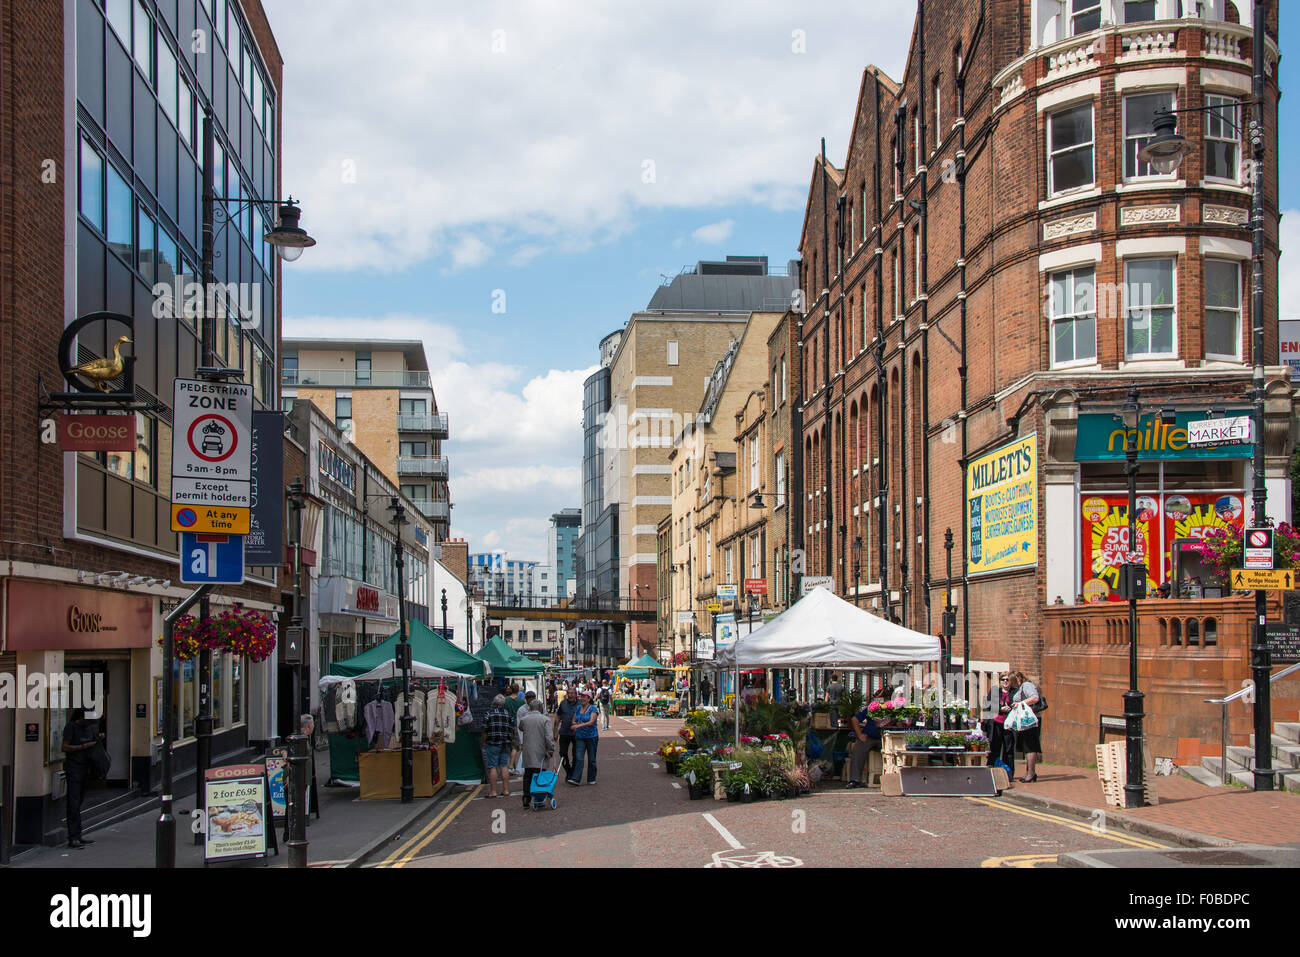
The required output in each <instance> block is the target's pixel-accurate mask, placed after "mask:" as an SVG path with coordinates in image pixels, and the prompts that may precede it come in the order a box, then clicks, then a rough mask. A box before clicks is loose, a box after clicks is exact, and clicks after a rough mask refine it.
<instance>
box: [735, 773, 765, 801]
mask: <svg viewBox="0 0 1300 957" xmlns="http://www.w3.org/2000/svg"><path fill="white" fill-rule="evenodd" d="M730 775H731V789H732V790H734V791H735V794H736V800H738V801H740V802H741V803H742V804H749V803H750V802H751V801H753V800H754V798H756V797H758V796H759V795H758V774H757V773H755V772H754V770H753V769H752V768H743V767H742V768H739V769H738V770H735V771H731V772H730ZM728 797H730V795H728Z"/></svg>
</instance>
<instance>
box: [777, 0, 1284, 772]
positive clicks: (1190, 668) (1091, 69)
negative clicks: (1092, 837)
mask: <svg viewBox="0 0 1300 957" xmlns="http://www.w3.org/2000/svg"><path fill="white" fill-rule="evenodd" d="M1272 9H1273V12H1272V13H1271V14H1270V22H1269V24H1267V25H1263V24H1261V25H1260V28H1261V29H1264V30H1265V33H1266V42H1265V49H1266V54H1265V56H1266V73H1267V81H1266V93H1265V98H1264V103H1263V104H1262V107H1259V108H1256V107H1252V106H1251V105H1250V104H1249V102H1248V101H1249V100H1250V99H1251V73H1252V69H1251V48H1252V35H1253V31H1252V25H1251V23H1250V20H1251V10H1250V5H1249V4H1247V3H1234V2H1231V0H1207V2H1200V3H1185V2H1181V3H1180V2H1178V0H1148V2H1141V3H1132V2H1120V0H1092V2H1086V3H1085V2H1073V3H1069V4H1065V3H1060V2H1057V0H1030V2H1020V0H989V2H987V3H981V4H972V3H965V2H959V0H928V2H923V3H918V6H917V18H916V25H915V29H914V31H913V34H912V39H911V43H910V47H909V50H908V57H907V65H906V70H905V73H904V75H903V76H902V78H901V79H900V80H899V81H895V80H892V79H890V78H889V77H887V76H885V75H884V74H883V73H882V72H881V71H880V70H879V69H877V68H875V67H868V68H867V69H866V70H865V72H864V74H863V77H862V82H861V88H860V93H859V99H858V106H857V112H856V115H855V118H854V125H853V134H852V136H851V138H850V145H849V149H848V154H847V156H846V157H845V159H844V162H843V165H842V166H836V165H835V164H834V163H832V162H831V161H830V160H829V159H828V158H827V157H826V155H825V152H824V147H823V151H822V155H820V156H819V157H817V158H816V160H815V161H814V163H813V173H812V178H811V182H810V188H809V193H808V205H807V212H806V217H805V221H804V228H803V233H802V236H801V239H800V251H801V256H802V277H803V282H802V285H803V287H804V288H805V289H806V290H808V297H807V303H806V306H807V308H806V314H805V315H804V316H802V323H801V327H800V330H799V338H800V340H801V341H802V343H803V346H802V348H801V354H800V362H801V364H802V370H801V373H802V384H803V385H802V413H801V414H802V443H803V450H802V451H803V455H802V468H801V470H800V471H801V474H800V475H799V479H800V482H801V484H802V489H801V495H802V501H803V506H804V508H805V516H804V518H803V522H802V531H803V533H804V535H805V536H806V548H807V566H808V567H807V571H808V572H809V573H810V574H817V575H831V576H834V578H835V583H836V586H835V587H836V590H837V592H838V593H839V594H841V595H846V596H852V597H853V598H854V599H855V600H857V601H859V603H861V604H863V605H864V606H867V607H872V608H874V609H876V610H877V611H878V613H880V614H890V615H894V616H897V617H899V618H901V619H902V621H903V622H904V623H905V624H906V625H908V626H910V627H913V628H915V629H917V630H920V631H925V632H928V633H936V632H937V631H938V630H939V627H940V622H941V615H940V612H941V611H942V604H943V593H944V591H945V590H946V586H947V581H946V576H947V572H946V567H945V566H946V558H947V554H946V552H945V549H944V548H943V542H944V536H945V533H946V532H948V531H951V532H952V533H953V536H954V539H955V553H954V555H953V561H954V563H955V565H956V568H957V574H958V575H959V577H960V582H959V584H955V585H954V589H953V593H954V599H955V600H954V604H955V605H956V606H957V607H958V616H957V618H958V628H957V635H956V636H955V637H954V649H956V651H957V654H956V655H955V661H958V662H961V663H962V664H966V665H968V666H969V667H970V668H971V669H973V670H976V671H982V672H992V671H995V670H998V669H1001V668H1005V667H1006V666H1007V665H1008V664H1012V665H1014V666H1016V667H1018V668H1020V669H1021V670H1023V671H1026V672H1027V673H1028V672H1040V673H1042V674H1043V675H1044V676H1045V681H1046V685H1047V688H1048V692H1049V695H1051V694H1053V693H1054V697H1053V702H1054V704H1053V708H1054V710H1053V714H1054V715H1056V716H1057V717H1056V720H1055V721H1054V723H1055V724H1056V726H1057V727H1058V728H1060V729H1062V732H1061V738H1060V740H1061V741H1062V744H1063V747H1064V748H1065V750H1066V754H1065V757H1066V758H1067V759H1072V760H1075V761H1078V762H1087V761H1088V757H1087V755H1089V754H1090V753H1091V750H1090V749H1091V744H1094V743H1095V733H1096V731H1095V729H1096V720H1097V714H1098V713H1099V712H1100V711H1107V710H1109V711H1112V712H1114V711H1118V710H1119V705H1120V693H1121V690H1122V689H1123V688H1124V687H1126V685H1127V661H1126V660H1125V659H1124V658H1123V652H1124V650H1125V648H1124V647H1123V646H1121V647H1120V648H1118V649H1116V648H1115V647H1114V642H1107V641H1105V640H1103V636H1104V635H1113V633H1114V631H1115V629H1114V628H1113V627H1112V628H1109V630H1108V627H1107V619H1106V618H1105V614H1106V611H1107V606H1108V604H1109V603H1110V602H1112V601H1118V600H1119V594H1118V587H1117V575H1118V567H1117V566H1118V563H1119V562H1120V561H1122V560H1123V555H1124V549H1123V548H1117V547H1115V546H1114V541H1115V536H1116V535H1118V534H1119V532H1118V531H1117V530H1118V529H1120V528H1124V531H1125V533H1126V531H1127V529H1126V525H1127V495H1126V489H1125V486H1126V478H1125V475H1124V471H1123V466H1124V463H1123V458H1124V443H1125V439H1126V437H1127V436H1132V437H1133V441H1139V442H1141V454H1140V460H1141V462H1140V473H1139V476H1138V487H1139V493H1140V495H1141V497H1142V516H1141V517H1140V531H1139V535H1140V542H1139V546H1140V548H1141V552H1142V557H1143V560H1144V561H1145V562H1146V564H1147V565H1148V570H1149V571H1148V574H1149V578H1150V583H1149V584H1150V588H1151V589H1152V590H1153V591H1154V589H1155V588H1156V586H1158V585H1161V584H1164V583H1169V584H1170V585H1171V586H1174V587H1177V586H1178V585H1179V579H1180V574H1179V572H1180V564H1179V562H1180V556H1179V552H1178V548H1177V546H1178V545H1179V544H1180V543H1181V541H1183V540H1187V539H1194V538H1196V537H1197V536H1198V535H1200V534H1203V533H1204V532H1205V530H1206V529H1208V528H1211V527H1233V528H1240V526H1241V524H1242V522H1243V520H1244V517H1245V507H1246V503H1247V502H1248V500H1249V494H1248V493H1249V490H1250V489H1251V487H1252V484H1253V479H1254V476H1253V473H1252V464H1251V459H1252V456H1253V444H1252V443H1249V442H1248V443H1242V444H1239V445H1233V446H1220V447H1218V448H1215V449H1208V450H1207V449H1199V450H1194V449H1190V448H1189V447H1188V445H1187V442H1186V438H1185V436H1186V426H1187V424H1188V423H1189V422H1191V421H1194V420H1201V419H1206V418H1209V417H1212V414H1213V413H1214V410H1227V411H1229V412H1232V411H1234V410H1245V411H1246V412H1249V409H1250V398H1251V373H1252V366H1253V364H1254V363H1255V361H1256V360H1258V361H1259V362H1260V363H1262V364H1263V365H1265V366H1267V389H1266V395H1267V402H1266V425H1265V429H1264V434H1263V435H1262V436H1258V437H1256V440H1257V441H1263V442H1264V443H1265V446H1266V455H1265V460H1266V469H1267V471H1266V484H1267V487H1268V490H1269V498H1268V502H1269V506H1268V508H1269V515H1270V517H1272V518H1274V519H1279V520H1280V519H1285V518H1286V517H1287V512H1288V509H1289V502H1290V485H1289V481H1290V480H1289V478H1288V463H1289V461H1290V455H1291V452H1292V439H1291V429H1290V422H1291V419H1292V386H1291V384H1290V381H1289V378H1288V376H1287V375H1286V372H1285V369H1284V368H1283V367H1281V366H1280V365H1279V362H1278V359H1279V356H1278V327H1277V318H1278V316H1277V253H1278V249H1277V225H1278V208H1277V172H1278V167H1277V150H1276V147H1277V133H1276V131H1277V120H1278V113H1277V96H1278V91H1277V76H1276V62H1277V57H1278V49H1277V28H1276V16H1277V14H1276V7H1275V6H1274V7H1273V8H1272ZM1189 107H1190V108H1196V109H1198V110H1199V108H1201V107H1205V108H1206V109H1205V110H1204V111H1198V112H1188V113H1182V114H1179V115H1178V124H1179V129H1180V131H1182V133H1183V134H1184V135H1185V136H1187V137H1188V139H1189V141H1190V142H1191V144H1192V152H1191V153H1190V155H1188V156H1186V158H1185V160H1184V161H1183V164H1182V166H1181V168H1180V169H1178V170H1176V171H1174V172H1171V173H1168V174H1162V173H1161V172H1160V171H1159V170H1157V169H1156V168H1154V167H1153V166H1151V165H1150V164H1148V163H1146V162H1144V160H1143V158H1142V155H1141V151H1142V148H1143V146H1145V145H1146V143H1148V142H1149V141H1150V140H1151V138H1152V136H1153V120H1154V116H1155V114H1156V112H1157V111H1158V110H1161V109H1171V108H1177V109H1185V108H1189ZM1251 118H1258V119H1261V120H1262V122H1263V130H1264V137H1265V141H1266V156H1267V167H1266V168H1265V169H1262V170H1260V171H1258V173H1257V174H1255V175H1260V176H1262V177H1263V178H1264V183H1265V195H1266V197H1267V198H1266V201H1265V209H1264V216H1265V226H1266V233H1267V236H1268V239H1267V241H1266V251H1265V256H1264V262H1263V270H1264V284H1265V290H1266V307H1265V314H1264V315H1263V316H1262V317H1261V318H1262V322H1263V324H1264V327H1265V330H1266V332H1265V344H1264V353H1263V355H1260V356H1254V355H1252V354H1251V336H1250V334H1249V330H1250V329H1251V326H1252V323H1253V321H1254V319H1253V317H1252V316H1251V302H1250V296H1249V295H1248V290H1249V289H1250V276H1251V269H1250V263H1251V245H1250V232H1249V231H1248V229H1247V228H1246V226H1247V223H1248V221H1249V217H1250V212H1249V209H1250V199H1251V181H1250V176H1251V171H1252V169H1253V167H1252V164H1251V163H1250V162H1249V161H1248V160H1249V157H1248V149H1249V141H1248V139H1247V138H1246V136H1245V131H1246V127H1247V121H1248V119H1251ZM1133 390H1136V392H1134V391H1133ZM1219 414H1222V412H1220V413H1219ZM1126 415H1129V416H1131V417H1132V418H1133V419H1135V420H1136V428H1134V427H1133V425H1132V424H1128V425H1126V424H1125V422H1124V417H1125V416H1126ZM1008 465H1012V466H1014V471H1015V473H1016V474H1015V480H1007V478H1006V475H1007V474H1008V473H1007V466H1008ZM859 538H860V539H861V540H862V541H863V543H864V547H863V548H862V549H860V551H858V550H855V549H854V543H855V542H856V541H857V540H858V539H859ZM859 556H860V558H859ZM859 563H860V566H861V573H860V578H861V585H860V587H855V585H854V579H855V575H854V566H855V564H859ZM1186 574H1187V573H1186V572H1183V577H1184V580H1185V578H1186ZM1174 604H1178V603H1173V604H1171V605H1170V607H1168V608H1165V609H1164V610H1163V611H1159V610H1158V608H1157V606H1156V605H1155V604H1146V603H1144V605H1143V609H1144V616H1145V615H1147V614H1148V613H1149V614H1150V615H1151V616H1152V618H1151V619H1150V620H1149V621H1148V622H1147V624H1146V627H1145V629H1144V633H1145V634H1147V635H1149V636H1151V639H1152V645H1155V646H1156V647H1154V648H1144V649H1143V651H1142V654H1143V655H1144V656H1146V655H1150V656H1151V660H1150V662H1149V665H1150V667H1152V668H1154V669H1156V673H1158V674H1161V675H1167V676H1169V681H1168V683H1166V684H1165V685H1162V686H1161V687H1160V688H1159V689H1158V690H1149V691H1148V697H1147V709H1148V711H1151V712H1153V716H1152V719H1151V721H1150V722H1149V724H1148V727H1147V733H1148V734H1149V735H1153V736H1154V739H1155V742H1156V745H1155V746H1156V747H1157V749H1158V753H1160V754H1173V753H1174V752H1175V750H1176V747H1177V745H1178V741H1179V739H1180V738H1191V739H1196V738H1198V737H1199V736H1200V727H1201V725H1202V724H1203V721H1202V718H1204V713H1203V712H1204V708H1205V706H1204V705H1203V704H1202V701H1201V699H1203V698H1205V697H1209V696H1212V695H1211V694H1210V693H1209V692H1210V686H1211V685H1213V686H1214V687H1215V688H1219V689H1220V690H1222V688H1224V687H1226V688H1228V690H1232V689H1233V688H1236V687H1239V683H1240V679H1241V678H1243V677H1245V676H1246V668H1245V661H1246V658H1247V656H1246V654H1245V652H1244V648H1243V647H1240V645H1241V643H1242V642H1243V641H1244V637H1243V636H1241V635H1238V637H1237V639H1236V641H1237V644H1238V645H1239V647H1237V648H1235V649H1234V650H1232V651H1229V650H1228V649H1227V648H1225V647H1224V644H1225V643H1226V639H1225V637H1224V635H1223V632H1222V631H1221V630H1220V629H1219V624H1220V623H1221V621H1222V619H1223V616H1224V615H1235V612H1232V611H1231V609H1228V610H1225V611H1217V612H1216V611H1206V612H1204V613H1200V614H1198V613H1197V612H1196V610H1195V608H1193V607H1191V606H1189V605H1186V604H1185V603H1183V604H1180V605H1178V607H1173V605H1174ZM1187 615H1192V616H1193V617H1195V618H1196V619H1197V621H1198V625H1197V628H1196V631H1197V633H1198V634H1201V633H1204V632H1205V630H1206V629H1207V628H1208V629H1210V630H1211V631H1214V632H1215V633H1216V635H1217V638H1216V641H1215V642H1214V643H1212V644H1211V646H1210V647H1209V648H1207V647H1206V646H1205V644H1203V643H1202V642H1200V641H1199V640H1198V641H1197V643H1196V645H1195V646H1194V648H1188V646H1187V645H1186V644H1184V643H1183V642H1182V640H1181V639H1178V640H1177V641H1175V637H1176V636H1177V635H1178V634H1179V630H1180V629H1181V624H1180V626H1179V629H1178V630H1176V629H1174V628H1173V626H1170V625H1169V624H1168V622H1169V621H1171V620H1180V619H1182V618H1184V617H1186V616H1187ZM1156 636H1162V637H1159V638H1158V639H1157V637H1156ZM966 644H969V647H970V655H969V658H970V660H969V661H963V657H964V654H965V652H964V648H965V645H966ZM1161 644H1164V645H1167V646H1168V647H1177V648H1179V649H1180V650H1179V651H1176V652H1167V651H1162V650H1159V646H1160V645H1161ZM1162 656H1163V657H1162ZM1156 659H1160V660H1159V661H1158V663H1157V660H1156ZM1147 666H1148V664H1146V663H1144V665H1143V667H1144V668H1146V667H1147ZM1184 678H1185V679H1186V681H1183V680H1182V679H1184ZM1207 682H1208V684H1207ZM1058 702H1059V703H1058ZM1090 739H1093V740H1090Z"/></svg>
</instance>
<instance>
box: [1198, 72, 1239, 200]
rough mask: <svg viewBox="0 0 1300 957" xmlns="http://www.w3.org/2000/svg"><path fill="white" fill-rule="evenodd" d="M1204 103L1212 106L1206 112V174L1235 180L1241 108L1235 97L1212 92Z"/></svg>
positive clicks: (1214, 177)
mask: <svg viewBox="0 0 1300 957" xmlns="http://www.w3.org/2000/svg"><path fill="white" fill-rule="evenodd" d="M1205 105H1206V106H1208V107H1211V109H1210V110H1208V111H1207V112H1206V114H1205V177H1206V179H1223V180H1231V181H1232V182H1234V183H1235V182H1237V180H1238V146H1237V144H1238V142H1239V140H1240V130H1241V110H1240V109H1239V108H1238V103H1237V100H1236V99H1235V98H1233V97H1231V96H1218V95H1215V94H1213V93H1210V94H1207V95H1206V97H1205Z"/></svg>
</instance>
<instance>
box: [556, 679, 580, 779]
mask: <svg viewBox="0 0 1300 957" xmlns="http://www.w3.org/2000/svg"><path fill="white" fill-rule="evenodd" d="M577 713H578V690H577V689H576V688H570V689H569V690H568V691H566V692H565V694H564V700H563V701H561V702H560V703H559V705H558V706H557V707H556V709H555V714H554V715H552V716H551V723H552V731H553V734H554V735H555V737H556V738H557V739H558V740H559V742H560V764H561V767H563V768H564V775H565V777H568V776H569V775H570V774H571V773H572V771H573V749H574V745H573V718H574V716H575V715H577Z"/></svg>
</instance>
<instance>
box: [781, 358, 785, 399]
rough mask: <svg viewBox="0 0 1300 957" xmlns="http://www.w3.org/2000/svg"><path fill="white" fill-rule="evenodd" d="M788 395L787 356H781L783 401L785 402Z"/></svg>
mask: <svg viewBox="0 0 1300 957" xmlns="http://www.w3.org/2000/svg"><path fill="white" fill-rule="evenodd" d="M785 397H786V372H785V356H782V357H781V401H782V402H784V401H785Z"/></svg>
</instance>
